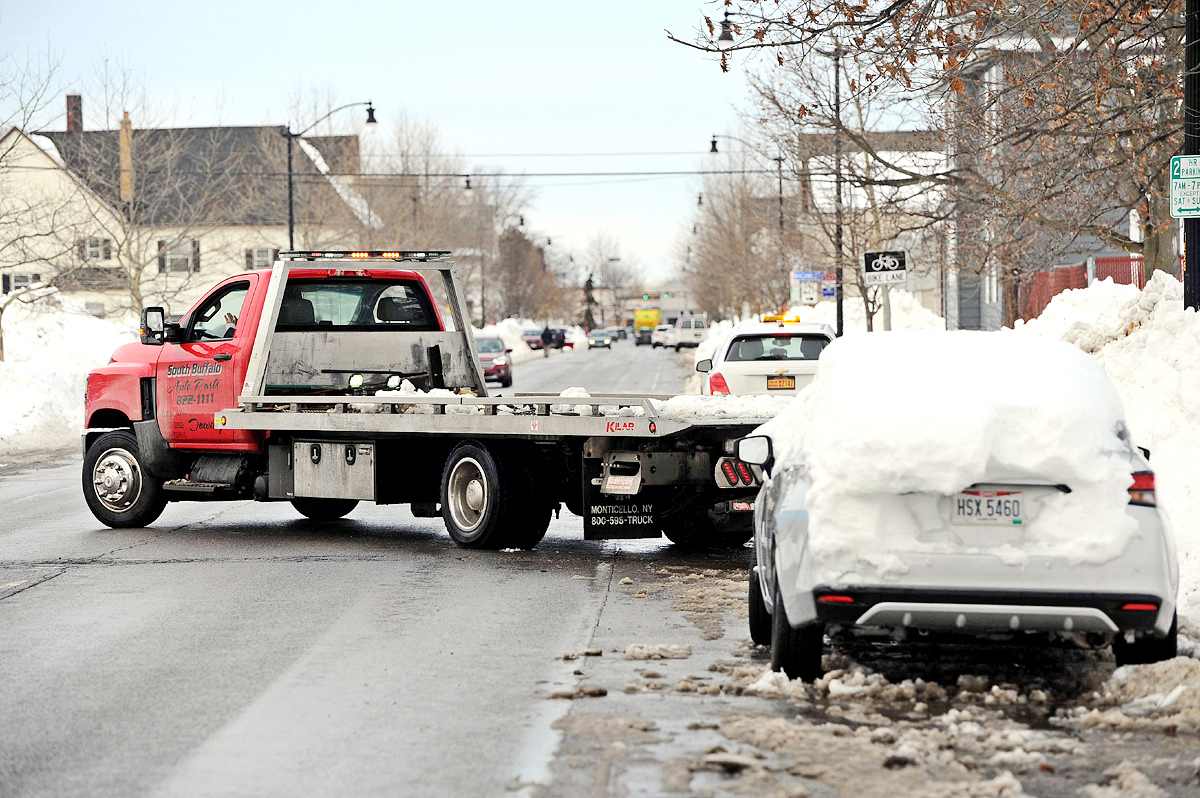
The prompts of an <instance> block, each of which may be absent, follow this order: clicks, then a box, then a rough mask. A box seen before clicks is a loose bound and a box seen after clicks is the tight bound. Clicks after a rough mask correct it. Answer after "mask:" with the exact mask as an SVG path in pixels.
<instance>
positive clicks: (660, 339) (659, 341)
mask: <svg viewBox="0 0 1200 798" xmlns="http://www.w3.org/2000/svg"><path fill="white" fill-rule="evenodd" d="M674 329H675V328H674V327H672V326H671V325H670V324H660V325H658V326H657V327H655V328H654V332H652V333H650V346H651V347H652V348H654V349H658V348H659V347H660V346H666V345H667V338H668V336H670V334H671V331H672V330H674Z"/></svg>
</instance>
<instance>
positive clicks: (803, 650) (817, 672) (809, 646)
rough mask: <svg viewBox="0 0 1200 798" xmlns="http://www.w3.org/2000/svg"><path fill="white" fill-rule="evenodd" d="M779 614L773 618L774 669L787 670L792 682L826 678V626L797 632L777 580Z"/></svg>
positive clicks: (811, 626) (805, 627) (809, 625)
mask: <svg viewBox="0 0 1200 798" xmlns="http://www.w3.org/2000/svg"><path fill="white" fill-rule="evenodd" d="M772 603H773V604H774V605H775V612H774V613H772V615H771V670H773V671H783V672H784V673H785V674H787V677H788V678H789V679H803V680H804V681H806V682H811V681H815V680H816V679H819V678H821V676H822V675H824V673H825V671H824V669H823V668H822V667H821V654H822V653H823V652H824V648H825V624H823V623H820V622H819V621H813V622H812V623H806V624H804V625H803V626H801V627H799V628H797V629H793V628H792V624H791V622H789V621H788V617H787V609H786V608H784V606H783V596H781V595H780V593H779V580H778V579H776V580H775V593H774V601H773V602H772Z"/></svg>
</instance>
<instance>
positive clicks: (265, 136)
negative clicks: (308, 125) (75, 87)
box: [0, 95, 379, 314]
mask: <svg viewBox="0 0 1200 798" xmlns="http://www.w3.org/2000/svg"><path fill="white" fill-rule="evenodd" d="M82 119H83V115H82V100H81V98H80V97H79V95H68V96H67V129H66V130H65V131H24V130H18V129H15V128H13V129H10V130H8V131H6V132H4V134H3V135H2V136H0V291H2V292H3V293H4V294H8V293H11V292H13V291H18V290H23V289H24V288H25V287H27V286H29V285H30V284H33V283H39V282H42V283H46V284H50V285H54V286H57V287H58V288H59V289H60V290H62V291H63V292H64V293H67V294H72V295H77V296H80V297H81V298H83V299H84V301H85V302H87V303H88V307H89V309H90V310H92V311H93V312H95V313H97V314H103V313H111V312H114V311H120V310H127V309H133V310H137V309H139V308H141V307H145V306H147V305H157V304H161V305H164V306H166V307H167V308H168V311H169V312H172V313H182V312H184V311H186V309H187V307H188V306H189V305H190V304H191V303H192V302H194V301H195V300H196V299H197V298H199V297H200V296H201V295H202V294H203V292H204V291H205V289H206V288H207V287H209V286H210V285H211V284H212V283H213V281H214V280H217V279H219V278H221V277H223V276H226V275H229V274H233V273H235V272H238V271H241V270H243V269H246V268H260V267H266V266H269V265H270V264H271V263H272V262H273V260H274V255H275V253H276V252H277V251H278V250H280V249H285V248H287V244H288V226H287V225H288V194H287V173H288V168H287V167H288V164H287V161H288V156H287V139H286V137H285V136H284V135H282V129H281V128H279V127H273V126H251V127H189V128H156V129H145V130H143V129H136V128H134V127H133V123H132V120H130V119H129V117H128V114H126V115H125V119H124V120H122V122H121V125H120V127H119V128H118V129H117V130H84V129H83V124H82ZM295 144H296V146H295V149H294V153H293V162H292V167H293V183H294V200H293V207H294V214H295V243H296V246H297V247H301V248H310V247H321V246H337V247H339V248H351V247H354V246H357V245H358V241H359V240H360V239H361V238H362V231H363V230H364V226H365V225H371V226H376V225H378V224H379V220H378V218H377V217H376V216H375V215H374V214H373V213H372V212H371V210H370V208H368V207H367V205H366V201H365V200H364V199H363V197H362V196H361V195H360V193H359V192H358V188H357V181H358V178H357V175H358V174H359V172H360V171H361V167H360V163H359V145H358V138H357V136H330V137H311V138H304V139H299V140H297V141H296V142H295ZM0 301H3V297H2V296H0Z"/></svg>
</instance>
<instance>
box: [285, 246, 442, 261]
mask: <svg viewBox="0 0 1200 798" xmlns="http://www.w3.org/2000/svg"><path fill="white" fill-rule="evenodd" d="M449 255H450V250H448V249H354V250H350V249H333V250H330V249H325V250H320V251H303V252H301V251H288V252H280V253H279V257H281V258H293V259H300V258H303V259H304V260H313V259H315V258H340V259H347V260H348V259H354V260H362V259H364V258H387V259H389V260H432V259H434V258H445V257H448V256H449Z"/></svg>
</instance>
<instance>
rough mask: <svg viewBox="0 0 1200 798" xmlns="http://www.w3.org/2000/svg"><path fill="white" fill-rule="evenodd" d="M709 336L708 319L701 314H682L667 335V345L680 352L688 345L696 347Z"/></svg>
mask: <svg viewBox="0 0 1200 798" xmlns="http://www.w3.org/2000/svg"><path fill="white" fill-rule="evenodd" d="M707 337H708V320H707V319H706V318H705V317H704V316H702V315H700V314H692V315H689V316H680V317H679V318H678V319H676V320H675V326H674V327H672V328H671V332H670V333H669V334H668V336H667V340H666V343H665V344H664V345H665V346H670V347H673V348H674V349H675V351H676V352H678V351H679V350H680V349H684V348H686V347H696V346H699V345H700V342H701V341H703V340H704V339H705V338H707Z"/></svg>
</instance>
